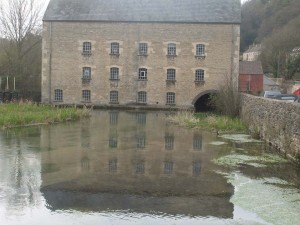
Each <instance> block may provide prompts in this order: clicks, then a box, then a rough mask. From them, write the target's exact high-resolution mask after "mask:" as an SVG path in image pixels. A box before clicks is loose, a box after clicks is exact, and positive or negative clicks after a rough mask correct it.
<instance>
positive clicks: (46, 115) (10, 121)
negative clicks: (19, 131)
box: [0, 103, 90, 128]
mask: <svg viewBox="0 0 300 225" xmlns="http://www.w3.org/2000/svg"><path fill="white" fill-rule="evenodd" d="M89 114H90V109H87V108H83V109H79V108H76V107H64V108H59V107H55V106H51V105H37V104H34V103H9V104H1V105H0V115H1V116H0V126H2V127H4V128H9V127H15V126H25V125H35V124H41V123H43V124H47V123H56V122H64V121H70V120H76V119H79V118H81V117H87V116H89Z"/></svg>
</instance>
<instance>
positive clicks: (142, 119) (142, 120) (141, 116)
mask: <svg viewBox="0 0 300 225" xmlns="http://www.w3.org/2000/svg"><path fill="white" fill-rule="evenodd" d="M136 122H137V124H139V125H146V113H137V114H136Z"/></svg>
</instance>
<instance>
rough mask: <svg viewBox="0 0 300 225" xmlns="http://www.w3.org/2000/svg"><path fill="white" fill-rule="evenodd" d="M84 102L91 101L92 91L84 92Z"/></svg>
mask: <svg viewBox="0 0 300 225" xmlns="http://www.w3.org/2000/svg"><path fill="white" fill-rule="evenodd" d="M82 101H83V102H90V101H91V91H90V90H82Z"/></svg>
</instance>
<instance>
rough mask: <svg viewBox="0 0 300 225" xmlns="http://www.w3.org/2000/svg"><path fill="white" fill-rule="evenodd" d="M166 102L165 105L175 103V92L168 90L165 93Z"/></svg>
mask: <svg viewBox="0 0 300 225" xmlns="http://www.w3.org/2000/svg"><path fill="white" fill-rule="evenodd" d="M166 104H167V105H173V104H175V93H174V92H168V93H167V99H166Z"/></svg>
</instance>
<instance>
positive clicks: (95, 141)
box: [42, 111, 233, 217]
mask: <svg viewBox="0 0 300 225" xmlns="http://www.w3.org/2000/svg"><path fill="white" fill-rule="evenodd" d="M94 113H95V115H94V116H93V117H92V118H91V119H90V121H81V122H80V123H74V124H73V125H71V124H61V125H57V126H51V127H44V128H43V130H42V146H43V147H45V148H48V149H51V151H47V152H44V153H42V163H43V164H44V163H54V164H56V165H57V168H60V170H58V171H53V172H51V173H46V174H43V190H44V192H45V196H46V197H47V191H48V192H49V191H50V190H51V193H52V194H51V196H52V197H51V198H52V199H47V200H48V201H49V202H51V201H56V200H57V199H56V197H55V194H54V192H55V190H60V191H61V190H64V191H73V193H74V195H76V194H75V193H79V192H80V193H82V192H89V193H91V192H92V193H104V192H105V193H107V192H110V193H130V194H144V193H150V194H151V195H155V196H163V197H166V196H181V197H182V196H185V197H186V198H189V197H191V196H201V197H199V199H198V201H200V202H201V201H202V203H201V204H202V205H203V204H204V206H205V205H207V204H209V205H210V206H214V208H215V209H214V210H212V212H211V213H208V214H207V215H215V214H216V213H220V211H221V212H222V217H231V216H232V204H231V203H230V202H229V198H230V196H231V194H232V192H233V189H232V186H231V185H229V184H227V182H226V179H224V178H223V177H222V176H220V175H217V174H216V173H214V172H213V170H214V169H215V165H214V164H213V163H211V161H210V160H211V159H212V158H213V157H214V155H216V154H217V153H218V152H217V151H210V147H209V145H208V144H207V143H208V142H210V141H212V140H213V138H214V137H212V136H211V135H210V134H208V133H205V132H201V131H197V130H186V129H185V128H180V127H177V126H174V125H172V124H168V123H167V122H166V120H165V114H164V113H158V114H157V113H147V114H146V113H144V112H142V113H136V112H134V113H133V112H127V113H121V112H120V113H119V112H108V111H107V112H103V111H101V112H97V111H96V112H94ZM88 130H89V131H88ZM49 134H51V135H49ZM49 137H51V140H49V139H48V138H49ZM71 140H72V144H71V143H70V142H69V141H71ZM77 140H80V141H77ZM67 143H70V145H68V144H67ZM82 143H84V145H83V144H82ZM53 191H54V192H53ZM49 196H50V195H49ZM203 196H207V197H203ZM73 197H74V196H73ZM75 198H76V196H75ZM193 198H194V197H193ZM201 198H202V200H201ZM55 199H56V200H55ZM204 199H205V201H208V202H203V200H204ZM177 200H178V201H179V202H177V203H178V205H179V206H178V208H177V209H175V208H172V210H171V209H169V208H168V207H167V204H166V203H162V204H166V205H165V208H164V212H170V213H171V212H172V213H176V212H178V213H180V210H183V209H182V208H180V204H183V203H182V202H181V200H180V199H177ZM177 200H176V198H174V199H172V201H175V202H174V203H175V204H176V201H177ZM66 202H68V201H67V200H66ZM198 203H199V202H198ZM198 203H197V204H198ZM53 204H55V203H53ZM61 204H63V203H61ZM116 204H117V205H118V203H116ZM195 204H196V203H195ZM204 206H197V207H198V208H196V207H194V208H195V209H193V208H189V210H190V214H192V215H203V207H204ZM118 207H120V205H118ZM118 207H116V208H118ZM153 207H154V206H153ZM219 208H222V210H219ZM118 209H119V208H118ZM153 210H155V208H154V209H153ZM157 210H158V209H157ZM160 210H161V208H160ZM186 210H187V209H185V210H184V212H186V213H188V212H187V211H186ZM201 210H202V211H201Z"/></svg>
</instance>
